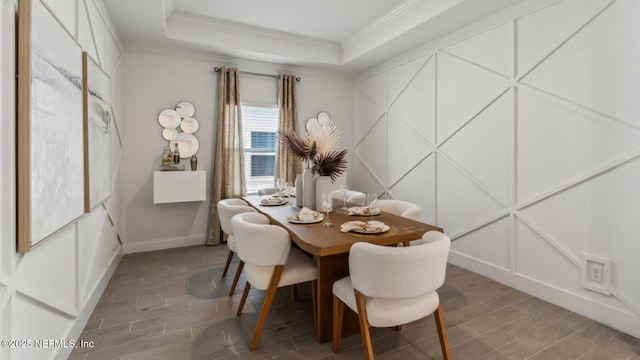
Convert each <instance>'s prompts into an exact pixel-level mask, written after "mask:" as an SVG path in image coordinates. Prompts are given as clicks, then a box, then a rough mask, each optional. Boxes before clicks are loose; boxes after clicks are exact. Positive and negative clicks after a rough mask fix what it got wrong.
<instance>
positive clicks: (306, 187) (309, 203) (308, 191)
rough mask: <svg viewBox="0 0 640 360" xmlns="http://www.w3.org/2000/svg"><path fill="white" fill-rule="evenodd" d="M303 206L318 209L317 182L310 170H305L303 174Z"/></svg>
mask: <svg viewBox="0 0 640 360" xmlns="http://www.w3.org/2000/svg"><path fill="white" fill-rule="evenodd" d="M302 205H303V206H304V207H308V208H309V209H315V208H316V182H315V179H314V176H313V175H312V174H311V169H310V168H305V169H304V172H303V173H302Z"/></svg>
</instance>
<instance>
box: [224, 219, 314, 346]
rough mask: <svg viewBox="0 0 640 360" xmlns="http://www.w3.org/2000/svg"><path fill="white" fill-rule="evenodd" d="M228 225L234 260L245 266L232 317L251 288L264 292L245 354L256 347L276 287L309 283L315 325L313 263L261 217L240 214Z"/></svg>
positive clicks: (274, 226) (244, 300)
mask: <svg viewBox="0 0 640 360" xmlns="http://www.w3.org/2000/svg"><path fill="white" fill-rule="evenodd" d="M231 223H232V225H233V229H234V231H235V233H236V236H237V240H238V241H237V246H238V256H239V257H240V259H241V260H242V261H244V263H245V269H244V274H245V276H246V278H247V282H246V284H245V286H244V292H243V293H242V298H241V299H240V305H239V306H238V311H237V312H236V315H237V316H240V314H242V310H243V308H244V304H245V302H246V300H247V295H248V294H249V290H250V289H251V287H252V286H253V287H254V288H257V289H260V290H266V291H267V294H266V295H265V297H264V303H263V304H262V310H260V316H259V318H258V323H257V325H256V330H255V332H254V335H253V339H252V340H251V346H250V348H249V350H251V351H253V350H255V348H256V347H257V346H258V340H259V339H260V333H261V332H262V328H263V327H264V323H265V321H266V320H267V315H268V314H269V309H270V308H271V303H272V302H273V297H274V295H275V293H276V290H277V289H278V288H279V287H283V286H288V285H295V284H300V283H304V282H309V281H311V297H312V301H313V314H314V319H313V320H314V322H316V323H317V319H316V312H317V308H316V286H317V283H316V279H317V278H318V271H317V268H316V265H315V263H314V262H313V259H312V258H310V257H309V256H307V255H305V254H304V253H303V252H302V251H300V250H298V249H296V248H291V239H290V238H289V233H288V232H287V231H286V230H284V229H283V228H281V227H279V226H276V225H271V224H269V219H268V218H267V217H266V216H264V215H262V214H258V213H246V214H240V215H237V216H235V217H234V218H233V219H232V220H231Z"/></svg>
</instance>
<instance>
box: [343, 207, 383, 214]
mask: <svg viewBox="0 0 640 360" xmlns="http://www.w3.org/2000/svg"><path fill="white" fill-rule="evenodd" d="M353 209H358V210H357V211H364V210H365V209H367V207H366V206H356V207H355V208H351V209H350V210H351V211H356V210H353ZM381 213H382V211H380V209H378V208H375V209H373V211H371V212H369V213H367V214H360V213H357V212H354V213H353V214H349V215H350V216H376V215H380V214H381Z"/></svg>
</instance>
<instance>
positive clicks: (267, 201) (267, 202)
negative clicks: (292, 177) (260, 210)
mask: <svg viewBox="0 0 640 360" xmlns="http://www.w3.org/2000/svg"><path fill="white" fill-rule="evenodd" d="M286 204H289V199H286V198H281V197H270V198H264V199H261V200H260V205H262V206H282V205H286Z"/></svg>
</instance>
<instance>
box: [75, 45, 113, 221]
mask: <svg viewBox="0 0 640 360" xmlns="http://www.w3.org/2000/svg"><path fill="white" fill-rule="evenodd" d="M82 79H83V82H82V89H83V91H82V118H83V132H84V212H85V213H89V212H91V210H93V209H95V208H96V207H97V206H99V205H100V204H102V203H103V202H105V201H107V200H108V199H109V198H110V197H111V166H110V165H111V163H110V161H109V157H110V153H111V139H110V136H111V135H110V131H111V104H110V103H111V98H110V95H111V78H110V77H109V75H107V74H106V73H105V72H104V71H103V70H102V68H100V65H99V64H98V63H97V62H96V61H95V60H94V59H93V58H92V57H91V56H89V54H88V53H87V52H86V51H83V52H82Z"/></svg>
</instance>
